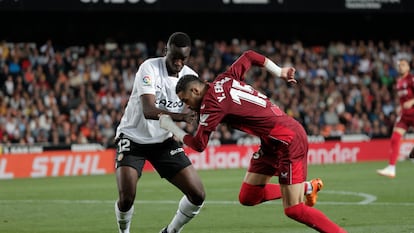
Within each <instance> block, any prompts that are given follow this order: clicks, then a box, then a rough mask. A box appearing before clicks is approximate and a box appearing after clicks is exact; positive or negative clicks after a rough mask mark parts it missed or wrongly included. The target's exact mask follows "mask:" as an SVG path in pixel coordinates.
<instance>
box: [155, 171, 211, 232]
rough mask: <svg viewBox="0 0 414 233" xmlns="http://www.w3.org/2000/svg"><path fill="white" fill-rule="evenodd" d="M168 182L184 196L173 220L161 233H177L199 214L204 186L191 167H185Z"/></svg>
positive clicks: (202, 201)
mask: <svg viewBox="0 0 414 233" xmlns="http://www.w3.org/2000/svg"><path fill="white" fill-rule="evenodd" d="M168 180H169V181H170V182H171V183H172V184H174V185H175V186H176V187H177V188H179V189H180V190H181V191H182V192H183V193H184V196H183V197H182V198H181V200H180V202H179V204H178V209H177V211H176V213H175V215H174V217H173V219H172V220H171V222H170V223H169V224H168V226H167V227H166V228H165V229H164V230H163V231H162V232H163V233H171V232H177V233H179V232H181V230H182V229H183V227H184V225H185V224H187V223H188V222H189V221H191V220H192V219H193V218H194V217H195V216H196V215H197V214H198V213H199V212H200V210H201V208H202V206H203V203H204V199H205V191H204V186H203V184H202V182H201V179H200V177H199V175H198V173H197V172H196V170H195V168H194V166H193V165H190V166H187V167H186V168H184V169H182V170H181V171H180V172H179V173H177V175H175V176H174V177H173V178H171V179H168Z"/></svg>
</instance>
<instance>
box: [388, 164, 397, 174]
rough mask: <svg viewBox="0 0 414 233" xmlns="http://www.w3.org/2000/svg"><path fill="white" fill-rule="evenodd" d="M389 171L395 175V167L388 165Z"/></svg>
mask: <svg viewBox="0 0 414 233" xmlns="http://www.w3.org/2000/svg"><path fill="white" fill-rule="evenodd" d="M387 170H388V171H390V172H393V173H395V165H388V167H387Z"/></svg>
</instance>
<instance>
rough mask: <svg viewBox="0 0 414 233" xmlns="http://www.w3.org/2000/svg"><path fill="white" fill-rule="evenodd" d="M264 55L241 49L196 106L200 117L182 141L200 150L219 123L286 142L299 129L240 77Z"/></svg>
mask: <svg viewBox="0 0 414 233" xmlns="http://www.w3.org/2000/svg"><path fill="white" fill-rule="evenodd" d="M264 61H265V57H264V56H262V55H260V54H258V53H256V52H254V51H248V52H245V53H243V55H242V56H240V57H239V59H237V60H236V61H235V62H234V63H233V64H232V66H231V67H230V68H229V69H228V70H227V71H225V72H224V73H222V74H220V75H218V76H217V78H216V79H215V80H214V82H212V83H209V84H208V85H209V88H208V90H207V92H206V94H205V96H204V98H203V101H202V104H201V107H200V120H199V125H198V128H197V132H196V134H195V136H194V137H192V136H190V135H186V136H185V137H184V143H185V144H187V145H188V146H190V147H191V148H193V149H195V150H197V151H203V150H204V149H205V148H206V146H207V144H208V140H209V138H210V134H211V133H212V132H213V131H215V130H216V128H217V126H218V125H219V124H220V123H227V124H228V125H230V126H231V127H232V128H235V129H238V130H241V131H244V132H246V133H248V134H252V135H255V136H258V137H260V138H261V139H263V140H265V141H269V139H270V138H272V139H276V140H279V141H282V142H284V143H287V144H289V143H290V142H291V141H292V139H293V137H294V135H295V132H299V131H300V132H303V131H302V129H301V130H298V128H299V127H302V125H300V123H299V122H298V121H296V120H295V119H294V118H292V117H290V116H288V115H286V113H284V112H283V111H282V110H281V109H280V108H279V107H278V106H276V105H274V104H273V103H272V102H270V100H269V99H268V98H267V97H266V96H265V95H263V94H262V93H260V92H258V91H257V90H255V89H253V88H252V87H251V86H250V85H248V84H246V83H245V82H243V81H244V74H245V72H246V71H247V70H249V68H250V67H251V65H256V66H260V67H263V64H264Z"/></svg>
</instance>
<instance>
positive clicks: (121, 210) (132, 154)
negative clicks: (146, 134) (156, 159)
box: [114, 138, 145, 233]
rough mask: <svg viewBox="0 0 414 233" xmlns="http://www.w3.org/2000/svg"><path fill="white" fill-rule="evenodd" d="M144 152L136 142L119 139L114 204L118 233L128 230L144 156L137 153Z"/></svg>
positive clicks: (126, 232) (127, 232) (124, 232)
mask: <svg viewBox="0 0 414 233" xmlns="http://www.w3.org/2000/svg"><path fill="white" fill-rule="evenodd" d="M121 148H122V150H123V151H122V150H121ZM144 153H145V152H144V151H142V150H141V149H140V147H139V145H138V144H136V143H134V142H132V141H130V140H129V139H126V138H121V139H120V141H119V144H118V148H117V154H116V160H115V163H116V171H115V175H116V183H117V187H118V200H117V201H115V206H114V208H115V216H116V220H117V225H118V230H119V233H129V232H130V226H131V220H132V217H133V213H134V201H135V195H136V188H137V183H138V180H139V178H140V177H141V174H142V169H143V167H144V164H145V158H144V157H141V156H137V155H138V154H144Z"/></svg>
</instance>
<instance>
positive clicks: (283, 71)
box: [229, 50, 297, 83]
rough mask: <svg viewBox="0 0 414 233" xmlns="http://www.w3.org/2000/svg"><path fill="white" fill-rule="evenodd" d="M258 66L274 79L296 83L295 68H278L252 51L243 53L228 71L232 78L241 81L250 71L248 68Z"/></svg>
mask: <svg viewBox="0 0 414 233" xmlns="http://www.w3.org/2000/svg"><path fill="white" fill-rule="evenodd" d="M252 65H254V66H259V67H264V68H265V69H266V70H267V71H268V72H270V73H271V74H273V75H274V76H276V77H280V78H282V79H284V80H285V81H287V82H289V83H296V82H297V81H296V79H295V72H296V70H295V68H294V67H289V66H288V67H283V68H281V67H279V66H278V65H276V63H274V62H273V61H272V60H270V59H269V58H267V57H265V56H264V55H262V54H260V53H257V52H255V51H253V50H247V51H245V52H244V53H243V54H242V55H241V56H240V57H239V58H238V59H237V60H236V61H235V62H234V63H233V65H232V66H231V67H230V68H229V71H230V72H232V73H234V77H240V80H242V81H243V79H244V78H243V75H244V73H245V72H246V71H247V70H248V69H250V67H251V66H252Z"/></svg>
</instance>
